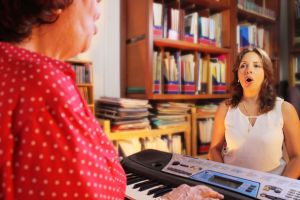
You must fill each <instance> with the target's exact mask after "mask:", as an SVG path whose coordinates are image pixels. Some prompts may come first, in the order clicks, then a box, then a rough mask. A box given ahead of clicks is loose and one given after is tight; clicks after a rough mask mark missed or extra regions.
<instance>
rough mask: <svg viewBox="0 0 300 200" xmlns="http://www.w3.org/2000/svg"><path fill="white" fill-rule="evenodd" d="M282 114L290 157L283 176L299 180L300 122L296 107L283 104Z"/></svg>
mask: <svg viewBox="0 0 300 200" xmlns="http://www.w3.org/2000/svg"><path fill="white" fill-rule="evenodd" d="M282 114H283V121H284V125H283V132H284V138H285V146H286V149H287V153H288V156H289V162H288V164H287V165H286V167H285V169H284V171H283V174H282V175H283V176H287V177H290V178H296V179H298V178H299V177H300V121H299V117H298V114H297V112H296V110H295V108H294V106H293V105H292V104H290V103H288V102H283V104H282Z"/></svg>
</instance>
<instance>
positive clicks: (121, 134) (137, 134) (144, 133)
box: [108, 125, 189, 140]
mask: <svg viewBox="0 0 300 200" xmlns="http://www.w3.org/2000/svg"><path fill="white" fill-rule="evenodd" d="M187 128H189V126H188V125H181V126H174V127H172V128H166V129H149V130H132V131H118V132H111V133H109V134H108V138H109V139H110V140H128V139H131V138H141V137H142V138H144V137H157V136H161V135H169V134H172V135H173V134H175V133H180V132H185V131H186V129H187Z"/></svg>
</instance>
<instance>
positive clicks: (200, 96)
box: [148, 94, 229, 100]
mask: <svg viewBox="0 0 300 200" xmlns="http://www.w3.org/2000/svg"><path fill="white" fill-rule="evenodd" d="M148 98H149V100H176V99H178V100H180V99H182V100H189V99H191V100H192V99H226V98H229V94H195V95H189V94H153V95H151V96H149V97H148Z"/></svg>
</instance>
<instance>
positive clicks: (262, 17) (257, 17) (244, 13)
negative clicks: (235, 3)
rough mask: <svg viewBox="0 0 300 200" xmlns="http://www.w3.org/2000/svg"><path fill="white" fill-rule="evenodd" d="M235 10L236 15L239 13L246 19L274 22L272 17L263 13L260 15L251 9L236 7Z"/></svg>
mask: <svg viewBox="0 0 300 200" xmlns="http://www.w3.org/2000/svg"><path fill="white" fill-rule="evenodd" d="M237 11H238V15H240V16H242V17H244V18H247V20H249V18H250V20H251V19H254V20H256V21H258V22H264V23H272V24H275V23H276V19H273V18H271V17H268V16H265V15H260V14H259V13H256V12H254V11H251V10H246V9H243V8H239V7H238V9H237Z"/></svg>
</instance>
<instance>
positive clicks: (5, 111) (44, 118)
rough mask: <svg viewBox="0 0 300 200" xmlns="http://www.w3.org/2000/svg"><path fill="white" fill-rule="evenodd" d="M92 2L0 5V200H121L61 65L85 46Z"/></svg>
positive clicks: (101, 141) (108, 154)
mask: <svg viewBox="0 0 300 200" xmlns="http://www.w3.org/2000/svg"><path fill="white" fill-rule="evenodd" d="M99 2H100V0H73V1H72V0H43V1H41V0H1V1H0V85H1V90H0V130H1V134H0V199H1V200H2V199H5V200H13V199H24V200H27V199H30V200H34V199H53V198H55V199H64V198H66V199H101V200H102V199H124V195H125V188H126V176H125V173H124V171H123V169H122V167H121V165H120V163H119V160H118V156H117V153H116V152H115V150H114V147H113V145H112V143H111V142H110V141H109V140H108V138H107V136H106V135H105V133H103V131H102V130H101V128H100V127H99V125H98V123H97V121H96V119H95V118H94V116H93V115H92V113H91V112H90V110H89V108H88V107H87V105H86V103H85V102H84V100H83V99H82V98H81V96H80V94H79V92H78V89H77V88H76V85H75V82H74V78H75V74H74V72H73V70H72V68H71V66H70V65H69V64H66V63H65V62H63V61H64V60H66V59H68V58H70V57H73V56H75V55H77V54H78V53H80V52H83V51H85V50H87V49H88V47H89V44H90V41H91V38H92V36H93V35H94V34H96V32H97V29H96V26H95V21H96V20H97V19H98V18H99V16H100V13H99ZM185 188H186V189H188V190H186V189H185V191H187V192H189V190H191V191H192V192H193V194H196V193H197V194H198V195H197V196H198V198H197V199H201V198H202V197H203V199H205V198H210V197H213V198H222V195H220V194H218V193H217V192H213V191H211V190H209V188H207V187H205V186H201V187H200V188H198V189H197V188H196V189H195V188H194V187H185ZM178 190H180V187H179V188H178V189H175V190H174V191H178ZM175 199H176V198H175ZM187 199H188V198H187Z"/></svg>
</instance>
